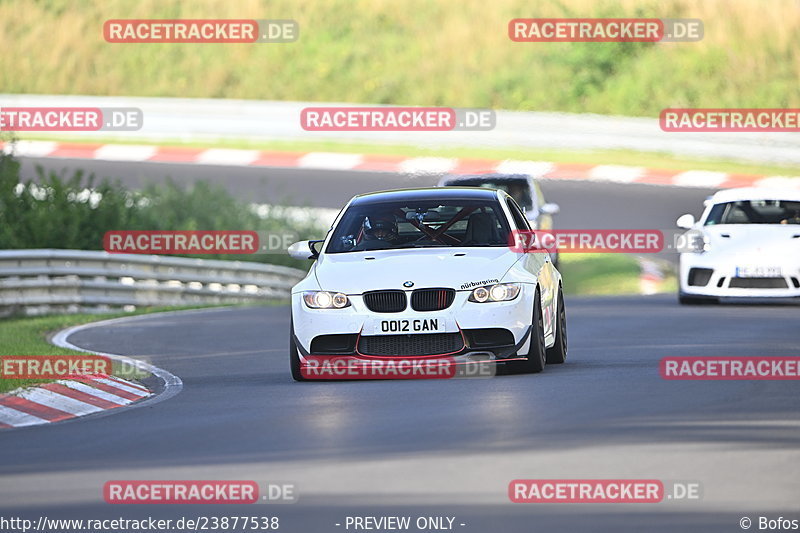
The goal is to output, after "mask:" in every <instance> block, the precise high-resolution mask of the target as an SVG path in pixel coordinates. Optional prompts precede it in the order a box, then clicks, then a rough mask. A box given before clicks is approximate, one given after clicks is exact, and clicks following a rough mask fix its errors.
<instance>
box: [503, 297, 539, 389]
mask: <svg viewBox="0 0 800 533" xmlns="http://www.w3.org/2000/svg"><path fill="white" fill-rule="evenodd" d="M545 351H546V350H545V346H544V319H543V318H542V298H541V296H540V295H539V289H538V288H537V289H536V296H534V298H533V319H532V320H531V347H530V349H529V350H528V353H527V355H526V356H525V358H526V360H525V361H511V362H510V363H506V364H507V365H508V370H509V371H510V372H511V373H512V374H536V373H538V372H541V371H542V370H544V366H545V364H546V362H547V361H546V354H545Z"/></svg>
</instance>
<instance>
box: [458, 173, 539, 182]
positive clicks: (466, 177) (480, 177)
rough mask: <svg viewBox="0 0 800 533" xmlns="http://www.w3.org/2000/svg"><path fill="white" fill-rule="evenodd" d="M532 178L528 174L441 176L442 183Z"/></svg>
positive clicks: (525, 179)
mask: <svg viewBox="0 0 800 533" xmlns="http://www.w3.org/2000/svg"><path fill="white" fill-rule="evenodd" d="M530 179H533V178H532V176H530V175H528V174H501V173H494V174H456V175H453V176H446V177H444V178H442V183H458V182H459V181H473V180H485V181H528V180H530Z"/></svg>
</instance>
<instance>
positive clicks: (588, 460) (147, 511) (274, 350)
mask: <svg viewBox="0 0 800 533" xmlns="http://www.w3.org/2000/svg"><path fill="white" fill-rule="evenodd" d="M567 305H568V309H569V327H570V342H571V348H570V354H569V360H568V362H567V363H566V364H565V365H563V366H560V367H555V366H554V367H548V368H547V369H546V370H545V372H544V373H543V374H540V375H523V376H501V377H496V378H491V379H463V380H452V381H426V380H422V381H393V382H346V383H303V384H296V383H294V382H292V381H291V378H290V377H289V374H288V367H287V357H286V332H287V328H288V322H289V317H288V314H287V309H286V308H285V307H257V308H245V309H241V308H240V309H227V310H207V311H201V312H189V313H182V314H173V315H167V316H157V315H154V316H145V317H141V318H135V319H131V320H128V321H124V322H121V323H116V324H113V325H109V326H105V327H94V328H88V329H85V330H82V331H79V332H77V333H75V334H73V335H72V336H71V337H70V339H69V341H70V342H72V343H74V344H76V345H79V346H82V347H85V348H88V349H92V350H97V351H104V352H118V353H122V354H127V355H133V356H137V357H142V358H144V359H146V360H148V361H150V362H151V363H153V364H155V365H156V366H159V367H161V368H165V369H167V370H169V371H170V372H172V373H174V374H177V375H178V376H180V377H181V378H182V379H183V381H184V390H183V391H182V392H181V393H180V394H178V395H177V396H175V397H173V398H171V399H169V400H167V401H165V402H161V403H158V404H155V405H154V406H152V407H146V408H140V409H131V410H127V411H124V412H119V413H116V414H114V415H110V416H104V417H97V418H92V417H89V418H87V419H83V420H78V421H74V422H67V423H61V424H56V425H53V426H50V427H32V428H25V429H20V430H15V431H11V432H3V434H2V437H0V453H2V457H3V458H4V460H3V463H2V466H0V473H2V479H3V481H2V486H1V487H0V502H2V503H0V510H2V515H3V516H8V515H12V516H23V515H24V516H33V517H38V516H39V515H42V514H44V515H46V516H48V517H51V518H53V517H59V518H65V517H73V518H84V519H85V518H99V517H116V516H123V517H134V518H142V517H145V516H148V515H155V516H163V517H178V516H181V515H188V516H197V515H209V514H214V515H221V514H225V513H228V514H236V513H239V514H241V513H242V512H243V511H244V513H245V514H248V515H256V514H263V513H273V514H276V515H277V516H279V517H281V520H282V523H283V524H284V525H285V528H284V527H282V528H281V530H285V531H339V530H342V528H337V527H336V526H334V524H335V523H337V522H338V523H341V522H342V520H344V517H345V516H346V515H347V514H357V515H370V514H375V513H391V514H396V513H402V514H411V515H412V516H417V515H430V514H434V515H442V514H447V515H450V516H456V517H457V521H458V522H459V523H465V524H466V525H465V526H463V527H459V528H458V530H459V531H465V532H469V531H665V532H666V531H734V530H736V528H737V527H738V525H737V524H738V520H739V518H740V517H741V516H745V515H748V516H754V517H755V516H757V515H758V514H759V513H760V514H764V515H766V516H774V517H777V516H778V515H783V516H792V514H793V513H794V515H798V514H800V510H799V509H798V503H797V501H798V499H797V496H798V483H797V472H798V471H797V467H796V465H797V462H798V460H800V449H799V448H798V440H800V409H798V407H800V397H798V394H797V385H796V382H789V381H787V382H778V381H774V382H765V381H761V382H759V381H750V382H704V381H697V382H691V381H681V382H678V381H664V380H662V379H661V378H660V376H659V374H658V362H659V359H660V358H661V357H663V356H667V355H675V356H683V355H687V356H688V355H744V356H754V355H767V356H786V355H796V353H797V346H798V341H800V333H798V330H797V327H796V324H797V321H798V319H800V309H798V308H796V307H787V306H756V307H754V306H723V307H697V308H681V307H678V306H677V305H676V303H675V301H674V298H673V297H670V296H658V297H629V298H625V297H617V298H571V299H569V300H568V301H567ZM517 478H536V479H542V478H543V479H548V478H552V479H591V478H623V479H631V478H644V479H661V480H665V481H668V480H671V481H687V482H688V481H693V482H699V483H701V484H702V486H703V499H702V500H701V501H692V502H685V503H678V502H674V501H665V502H662V503H659V504H628V505H623V504H592V505H563V504H562V505H532V504H511V503H508V500H507V496H506V489H507V486H508V483H509V482H510V481H511V480H513V479H517ZM113 479H247V480H254V481H257V482H258V483H259V484H266V483H268V482H273V481H282V482H292V483H295V484H296V485H297V487H298V491H299V494H300V499H299V502H298V503H295V504H291V505H263V506H261V505H259V506H249V507H246V508H245V509H242V508H241V507H237V508H232V507H227V506H213V507H211V506H204V507H199V506H183V507H176V506H149V507H146V506H113V505H108V504H105V503H103V501H102V492H101V491H102V486H103V484H104V483H105V482H106V481H108V480H113ZM795 517H797V516H795ZM645 524H647V527H646V528H644V529H643V526H644V525H645Z"/></svg>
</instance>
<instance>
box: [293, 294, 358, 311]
mask: <svg viewBox="0 0 800 533" xmlns="http://www.w3.org/2000/svg"><path fill="white" fill-rule="evenodd" d="M303 301H304V302H305V303H306V305H307V306H308V307H310V308H311V309H342V308H343V307H347V306H349V305H350V299H349V298H348V297H347V295H346V294H343V293H341V292H329V291H306V292H304V293H303Z"/></svg>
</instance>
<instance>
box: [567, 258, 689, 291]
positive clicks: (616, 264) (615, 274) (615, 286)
mask: <svg viewBox="0 0 800 533" xmlns="http://www.w3.org/2000/svg"><path fill="white" fill-rule="evenodd" d="M558 270H559V271H560V272H561V275H562V277H563V281H564V293H565V294H567V295H572V296H578V295H584V296H602V295H623V294H641V292H642V286H641V282H640V281H639V273H640V268H639V263H638V261H637V260H636V258H635V257H634V256H631V255H625V254H561V257H560V260H559V266H558ZM676 287H677V285H676V279H675V277H674V275H672V274H667V275H666V276H665V277H664V279H663V280H662V281H660V282H658V283H656V284H655V287H654V288H655V290H656V292H671V291H674V290H675V288H676Z"/></svg>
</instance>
